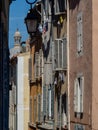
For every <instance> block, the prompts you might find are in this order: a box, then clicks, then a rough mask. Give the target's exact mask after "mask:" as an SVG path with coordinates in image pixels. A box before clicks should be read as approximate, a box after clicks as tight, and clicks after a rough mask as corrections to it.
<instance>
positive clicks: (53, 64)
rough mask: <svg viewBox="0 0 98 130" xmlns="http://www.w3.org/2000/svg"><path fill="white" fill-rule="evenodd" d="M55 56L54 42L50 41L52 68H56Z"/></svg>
mask: <svg viewBox="0 0 98 130" xmlns="http://www.w3.org/2000/svg"><path fill="white" fill-rule="evenodd" d="M55 64H56V57H55V42H52V68H53V70H55V69H56V66H55Z"/></svg>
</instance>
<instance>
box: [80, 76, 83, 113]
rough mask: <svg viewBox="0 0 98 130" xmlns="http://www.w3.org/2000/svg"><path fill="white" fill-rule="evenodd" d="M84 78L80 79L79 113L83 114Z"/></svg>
mask: <svg viewBox="0 0 98 130" xmlns="http://www.w3.org/2000/svg"><path fill="white" fill-rule="evenodd" d="M83 93H84V77H83V76H81V78H80V112H81V113H82V112H83Z"/></svg>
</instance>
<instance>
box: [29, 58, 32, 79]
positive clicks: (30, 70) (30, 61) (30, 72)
mask: <svg viewBox="0 0 98 130" xmlns="http://www.w3.org/2000/svg"><path fill="white" fill-rule="evenodd" d="M29 80H32V58H29Z"/></svg>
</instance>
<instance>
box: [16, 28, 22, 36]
mask: <svg viewBox="0 0 98 130" xmlns="http://www.w3.org/2000/svg"><path fill="white" fill-rule="evenodd" d="M14 37H21V34H20V32H19V30H18V29H17V30H16V32H15V34H14Z"/></svg>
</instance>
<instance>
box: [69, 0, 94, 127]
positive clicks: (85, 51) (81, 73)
mask: <svg viewBox="0 0 98 130" xmlns="http://www.w3.org/2000/svg"><path fill="white" fill-rule="evenodd" d="M68 17H69V86H68V87H69V102H70V106H69V114H70V115H69V116H70V129H78V128H79V129H92V128H91V124H92V122H91V119H92V107H91V106H92V87H93V86H92V67H93V66H92V45H93V44H92V1H83V0H80V1H77V2H76V3H75V2H74V1H70V2H69V16H68ZM88 66H89V67H88Z"/></svg>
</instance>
